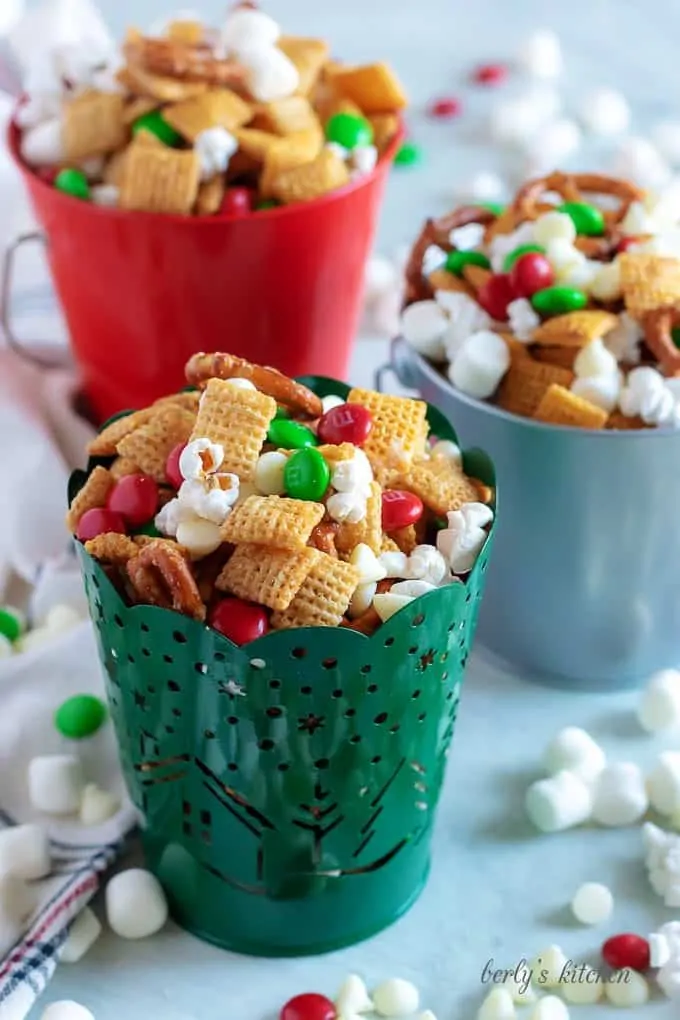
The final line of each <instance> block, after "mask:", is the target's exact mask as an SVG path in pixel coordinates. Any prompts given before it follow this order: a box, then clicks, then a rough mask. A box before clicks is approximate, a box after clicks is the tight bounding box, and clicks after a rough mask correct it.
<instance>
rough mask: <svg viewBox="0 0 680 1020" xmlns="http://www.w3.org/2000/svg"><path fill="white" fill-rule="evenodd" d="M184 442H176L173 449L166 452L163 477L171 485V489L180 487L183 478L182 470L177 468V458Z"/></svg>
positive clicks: (182, 450) (181, 452) (181, 451)
mask: <svg viewBox="0 0 680 1020" xmlns="http://www.w3.org/2000/svg"><path fill="white" fill-rule="evenodd" d="M186 445H187V444H186V443H178V444H177V446H175V448H174V449H172V450H171V451H170V453H169V454H168V459H167V460H166V462H165V477H166V478H167V480H168V481H169V482H170V484H171V485H172V487H173V489H181V488H182V483H183V482H184V479H183V478H182V472H181V471H180V469H179V458H180V457H181V456H182V454H183V452H184V447H185V446H186Z"/></svg>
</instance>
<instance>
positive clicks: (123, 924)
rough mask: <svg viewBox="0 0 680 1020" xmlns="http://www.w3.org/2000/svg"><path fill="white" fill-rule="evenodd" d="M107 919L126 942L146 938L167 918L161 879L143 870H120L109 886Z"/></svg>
mask: <svg viewBox="0 0 680 1020" xmlns="http://www.w3.org/2000/svg"><path fill="white" fill-rule="evenodd" d="M105 899H106V920H107V921H108V924H109V927H110V928H111V929H112V930H113V931H114V932H115V933H116V935H119V936H120V937H121V938H123V939H144V938H148V937H149V936H150V935H155V934H156V932H158V931H160V930H161V928H162V927H163V925H164V924H165V922H166V921H167V919H168V903H167V900H166V898H165V893H164V892H163V888H162V886H161V884H160V882H159V881H158V879H157V878H156V877H155V876H154V875H152V874H151V872H150V871H145V870H144V869H143V868H129V869H128V870H127V871H121V872H120V873H119V874H117V875H114V877H113V878H112V879H111V880H110V881H109V883H108V885H107V886H106V896H105Z"/></svg>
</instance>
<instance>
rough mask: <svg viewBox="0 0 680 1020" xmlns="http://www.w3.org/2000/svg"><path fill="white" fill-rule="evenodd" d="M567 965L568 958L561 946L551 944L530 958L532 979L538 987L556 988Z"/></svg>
mask: <svg viewBox="0 0 680 1020" xmlns="http://www.w3.org/2000/svg"><path fill="white" fill-rule="evenodd" d="M568 965H569V960H568V958H567V957H566V956H565V955H564V952H563V951H562V948H561V947H560V946H557V945H554V944H553V945H550V946H547V947H546V948H545V949H543V950H541V952H540V953H538V955H537V956H536V957H535V958H534V959H533V960H532V962H531V970H532V972H533V974H534V980H535V982H536V983H537V984H538V985H539V987H540V988H557V986H558V985H559V982H560V978H561V977H562V975H563V973H564V969H565V967H568ZM541 1001H543V1000H541Z"/></svg>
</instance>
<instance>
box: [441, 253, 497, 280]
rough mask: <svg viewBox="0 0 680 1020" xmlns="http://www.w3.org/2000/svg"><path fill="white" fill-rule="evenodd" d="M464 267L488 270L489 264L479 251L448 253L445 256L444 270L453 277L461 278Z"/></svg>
mask: <svg viewBox="0 0 680 1020" xmlns="http://www.w3.org/2000/svg"><path fill="white" fill-rule="evenodd" d="M466 266H481V267H482V269H490V268H491V263H490V262H489V260H488V258H487V257H486V255H485V254H484V253H483V252H481V251H450V252H449V253H448V255H447V256H446V262H445V264H444V268H445V269H446V270H448V272H449V273H453V274H454V276H462V275H463V270H464V269H465V267H466Z"/></svg>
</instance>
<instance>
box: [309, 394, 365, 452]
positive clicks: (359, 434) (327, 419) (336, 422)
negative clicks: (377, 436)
mask: <svg viewBox="0 0 680 1020" xmlns="http://www.w3.org/2000/svg"><path fill="white" fill-rule="evenodd" d="M372 428H373V415H372V414H371V412H370V411H369V410H368V408H367V407H363V406H362V405H361V404H339V405H338V407H332V408H331V409H330V411H326V413H325V414H324V415H323V417H322V418H320V419H319V424H318V427H317V430H316V432H317V435H318V437H319V439H320V440H321V442H322V443H330V444H331V445H333V446H340V444H341V443H354V445H355V446H361V445H362V444H363V443H365V442H366V440H367V439H368V434H369V432H370V431H371V429H372Z"/></svg>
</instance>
